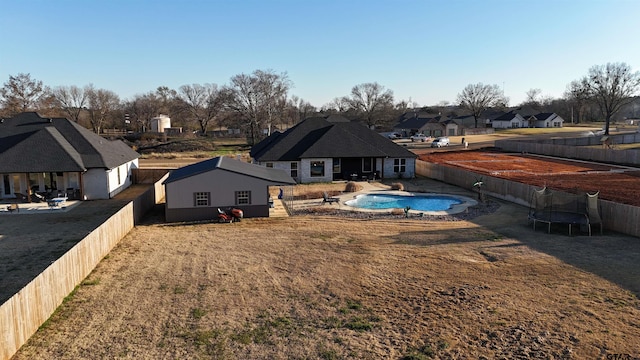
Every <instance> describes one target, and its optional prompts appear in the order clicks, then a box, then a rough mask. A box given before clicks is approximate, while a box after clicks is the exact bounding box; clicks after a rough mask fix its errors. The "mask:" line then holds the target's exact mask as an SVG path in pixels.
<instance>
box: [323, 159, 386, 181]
mask: <svg viewBox="0 0 640 360" xmlns="http://www.w3.org/2000/svg"><path fill="white" fill-rule="evenodd" d="M381 176H382V160H381V159H380V160H379V161H378V159H376V158H373V157H361V158H352V157H343V158H333V180H334V181H336V180H347V181H360V180H379V179H380V177H381Z"/></svg>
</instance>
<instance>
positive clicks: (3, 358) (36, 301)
mask: <svg viewBox="0 0 640 360" xmlns="http://www.w3.org/2000/svg"><path fill="white" fill-rule="evenodd" d="M166 176H168V174H165V176H164V177H161V178H160V180H159V181H157V182H156V183H155V184H154V186H151V187H149V190H147V191H146V192H145V193H143V194H142V195H141V196H139V197H138V198H136V199H135V200H134V201H131V202H129V203H128V204H127V205H125V206H124V207H123V208H122V209H120V210H119V211H118V212H116V213H115V214H114V215H113V216H111V217H110V218H109V219H107V220H106V221H105V222H104V223H103V224H101V225H100V226H99V227H97V228H96V229H94V230H93V231H92V232H91V233H89V234H88V235H87V236H86V237H85V238H84V239H82V240H81V241H80V242H78V243H77V244H76V245H75V246H74V247H72V248H71V249H70V250H69V251H67V252H66V253H65V254H63V255H62V256H61V257H60V258H58V260H56V261H55V262H53V263H52V264H51V265H49V267H47V268H46V269H45V270H44V271H43V272H42V273H40V274H39V275H38V276H36V277H35V278H34V279H33V280H32V281H31V282H30V283H28V284H27V285H26V286H25V287H24V288H22V289H21V290H20V291H19V292H18V293H16V294H15V295H14V296H12V297H11V298H10V299H9V300H7V301H6V302H5V303H3V304H2V305H0V332H1V334H0V336H2V337H0V341H1V342H0V360H8V359H9V358H11V356H13V355H14V354H15V353H16V351H18V349H20V347H21V346H22V345H23V344H24V343H25V342H26V341H27V340H28V339H29V338H30V337H31V335H33V334H34V333H35V332H36V331H37V330H38V328H39V327H40V326H41V325H42V324H43V323H44V322H45V321H46V320H47V319H48V318H49V317H50V316H51V314H53V312H54V311H55V310H56V309H57V308H58V306H60V304H62V301H63V300H64V298H65V297H66V296H67V295H69V294H70V293H71V292H72V291H73V289H75V287H76V286H78V285H79V284H80V283H81V282H82V280H83V279H85V278H86V277H87V276H88V275H89V274H90V273H91V271H93V269H94V268H95V267H96V265H98V263H99V262H100V261H101V260H102V259H103V258H104V257H105V256H106V255H107V254H108V253H109V252H110V251H111V249H113V247H114V246H115V245H116V244H117V243H118V242H119V241H120V240H121V239H122V238H124V236H125V235H126V234H127V233H129V231H131V229H133V226H134V223H135V221H138V219H139V218H140V217H141V216H142V214H144V211H145V209H146V210H148V209H150V208H151V206H153V204H155V203H157V201H156V200H157V199H158V198H160V199H162V198H164V187H163V186H162V185H161V183H162V181H164V179H165V178H166ZM157 191H160V194H158V193H156V192H157Z"/></svg>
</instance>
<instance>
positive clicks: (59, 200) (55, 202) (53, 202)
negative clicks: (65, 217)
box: [47, 196, 67, 209]
mask: <svg viewBox="0 0 640 360" xmlns="http://www.w3.org/2000/svg"><path fill="white" fill-rule="evenodd" d="M66 201H67V197H66V196H65V197H55V198H53V199H49V200H47V205H49V207H50V208H52V209H53V208H57V207H60V205H63V204H64V203H65V202H66Z"/></svg>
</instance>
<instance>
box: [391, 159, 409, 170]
mask: <svg viewBox="0 0 640 360" xmlns="http://www.w3.org/2000/svg"><path fill="white" fill-rule="evenodd" d="M406 166H407V159H393V172H395V173H403V172H405V171H406Z"/></svg>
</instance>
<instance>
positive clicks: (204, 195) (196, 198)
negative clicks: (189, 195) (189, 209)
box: [193, 192, 211, 207]
mask: <svg viewBox="0 0 640 360" xmlns="http://www.w3.org/2000/svg"><path fill="white" fill-rule="evenodd" d="M210 204H211V193H210V192H194V193H193V206H195V207H205V206H210Z"/></svg>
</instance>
